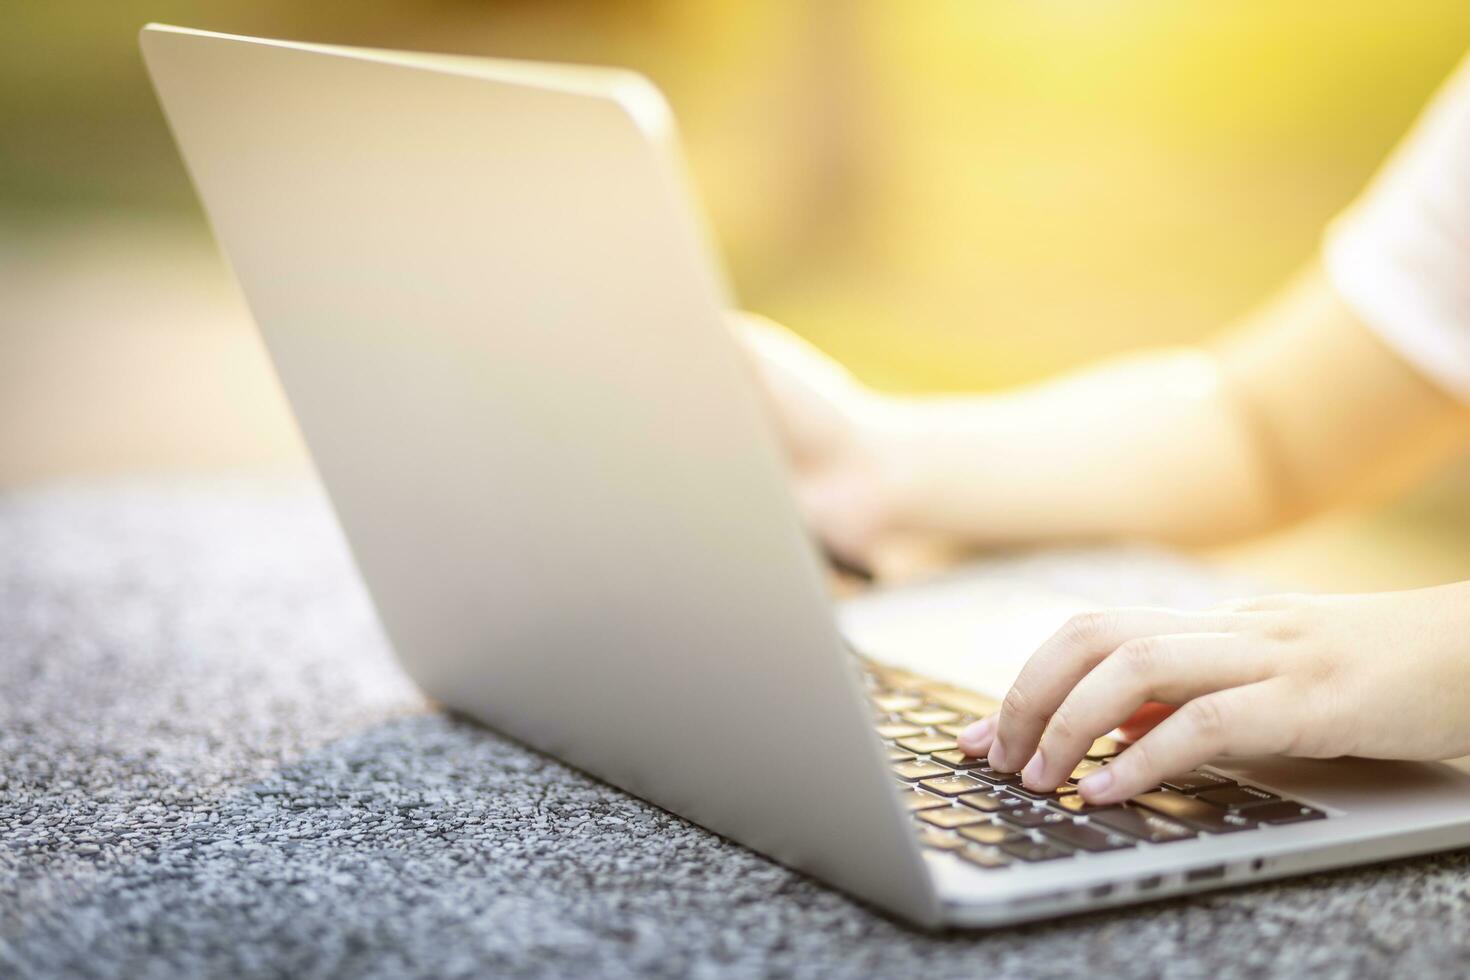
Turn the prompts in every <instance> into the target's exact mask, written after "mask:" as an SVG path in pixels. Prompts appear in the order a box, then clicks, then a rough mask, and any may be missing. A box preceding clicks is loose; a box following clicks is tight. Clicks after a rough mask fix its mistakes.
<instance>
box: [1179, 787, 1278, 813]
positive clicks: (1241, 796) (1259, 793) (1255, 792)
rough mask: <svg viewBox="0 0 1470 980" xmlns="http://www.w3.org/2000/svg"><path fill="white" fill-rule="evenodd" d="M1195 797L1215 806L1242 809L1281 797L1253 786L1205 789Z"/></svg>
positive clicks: (1275, 800)
mask: <svg viewBox="0 0 1470 980" xmlns="http://www.w3.org/2000/svg"><path fill="white" fill-rule="evenodd" d="M1195 799H1198V800H1204V801H1205V802H1206V803H1213V804H1214V805H1215V806H1223V807H1224V808H1225V809H1227V810H1244V809H1245V808H1246V807H1250V806H1260V805H1261V804H1262V803H1279V802H1281V797H1279V796H1277V795H1276V794H1275V793H1268V792H1266V791H1265V790H1263V789H1256V788H1255V787H1254V786H1224V787H1222V788H1220V789H1207V790H1205V791H1204V792H1203V793H1198V794H1196V795H1195Z"/></svg>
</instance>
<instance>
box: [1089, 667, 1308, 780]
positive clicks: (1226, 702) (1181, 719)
mask: <svg viewBox="0 0 1470 980" xmlns="http://www.w3.org/2000/svg"><path fill="white" fill-rule="evenodd" d="M1284 691H1285V687H1284V685H1283V684H1282V682H1280V681H1279V680H1276V679H1273V680H1267V681H1259V682H1257V683H1255V684H1248V685H1246V686H1245V687H1231V688H1226V689H1225V690H1223V691H1216V692H1215V693H1213V694H1206V695H1205V696H1204V697H1200V698H1195V699H1194V700H1192V701H1190V702H1188V703H1186V704H1185V705H1184V706H1182V707H1181V708H1180V709H1179V710H1178V711H1176V712H1174V714H1172V715H1170V716H1169V717H1168V718H1167V719H1165V720H1164V721H1162V722H1160V723H1159V727H1157V728H1155V729H1154V730H1153V731H1151V732H1149V733H1148V734H1147V735H1145V736H1144V737H1143V738H1141V739H1139V740H1138V741H1137V742H1135V743H1133V745H1132V746H1130V747H1129V748H1128V749H1127V750H1125V751H1124V752H1123V754H1122V755H1120V756H1118V757H1117V758H1115V759H1114V760H1113V761H1112V762H1111V763H1109V764H1108V765H1107V766H1105V767H1104V768H1102V769H1101V770H1099V771H1098V772H1095V773H1093V774H1092V775H1090V776H1087V777H1086V778H1084V779H1083V780H1082V781H1081V782H1080V783H1078V784H1077V785H1078V787H1079V788H1080V789H1081V792H1082V798H1083V799H1085V800H1086V801H1087V802H1089V803H1093V804H1103V803H1118V802H1121V801H1123V800H1126V799H1128V798H1129V797H1131V796H1137V795H1138V794H1139V793H1143V792H1147V791H1148V790H1150V789H1153V788H1154V787H1155V786H1157V785H1158V784H1159V782H1160V781H1162V780H1163V779H1164V778H1165V777H1167V776H1171V775H1174V774H1176V773H1181V772H1187V771H1189V770H1190V769H1193V768H1194V767H1195V766H1198V765H1201V764H1202V763H1205V762H1208V761H1210V760H1211V759H1213V758H1216V757H1218V756H1221V755H1273V754H1276V753H1278V752H1283V751H1285V750H1286V748H1287V747H1288V746H1289V745H1290V744H1291V739H1292V730H1291V726H1292V724H1293V721H1292V719H1293V718H1294V717H1295V715H1294V713H1293V712H1292V711H1291V710H1290V708H1291V705H1290V703H1289V701H1288V699H1287V698H1286V696H1285V694H1284Z"/></svg>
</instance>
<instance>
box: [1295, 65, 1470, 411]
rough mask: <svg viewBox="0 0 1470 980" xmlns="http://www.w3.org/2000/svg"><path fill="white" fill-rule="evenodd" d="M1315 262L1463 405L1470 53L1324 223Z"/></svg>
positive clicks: (1468, 383) (1467, 348)
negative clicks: (1360, 187) (1350, 199)
mask: <svg viewBox="0 0 1470 980" xmlns="http://www.w3.org/2000/svg"><path fill="white" fill-rule="evenodd" d="M1323 264H1324V266H1325V267H1326V270H1327V276H1328V279H1329V280H1330V281H1331V282H1332V284H1333V286H1334V287H1335V288H1336V289H1337V291H1338V293H1339V294H1340V295H1341V296H1342V297H1343V298H1344V299H1345V300H1346V301H1347V303H1348V305H1349V306H1350V307H1352V309H1353V310H1354V312H1356V313H1357V315H1358V317H1359V318H1360V319H1361V320H1362V321H1363V322H1364V323H1366V324H1367V325H1368V326H1369V327H1370V328H1372V329H1373V330H1374V331H1376V332H1377V333H1378V334H1379V336H1381V337H1382V338H1383V340H1384V341H1385V342H1386V343H1387V344H1388V345H1389V346H1390V347H1392V348H1393V349H1394V350H1396V351H1398V353H1399V354H1400V355H1402V356H1403V358H1404V359H1405V360H1407V361H1408V362H1409V363H1410V364H1412V365H1414V366H1415V367H1417V368H1418V369H1419V370H1420V371H1422V372H1424V374H1425V375H1426V376H1427V377H1429V378H1430V379H1431V380H1433V381H1435V382H1437V383H1439V384H1440V385H1442V386H1443V387H1444V388H1446V389H1447V390H1448V391H1450V392H1451V393H1453V394H1455V395H1458V396H1459V397H1460V398H1461V399H1463V400H1465V401H1467V402H1470V57H1467V58H1466V59H1465V60H1464V61H1462V62H1461V63H1460V66H1459V68H1458V69H1456V70H1455V73H1454V74H1453V75H1451V76H1450V79H1449V81H1447V82H1446V83H1445V84H1444V86H1443V87H1442V88H1441V89H1440V91H1439V94H1438V95H1436V96H1435V98H1434V100H1433V101H1432V102H1431V103H1430V104H1429V107H1428V108H1427V109H1426V110H1425V111H1424V113H1423V115H1422V116H1420V118H1419V121H1418V122H1417V123H1416V124H1415V126H1414V129H1413V130H1412V131H1411V132H1410V133H1409V135H1408V137H1407V138H1405V140H1404V141H1403V143H1401V144H1400V145H1399V148H1398V149H1397V150H1395V151H1394V154H1393V156H1392V157H1390V158H1389V161H1388V163H1387V164H1385V165H1384V167H1383V169H1382V170H1381V171H1380V172H1379V173H1378V175H1377V176H1376V177H1374V178H1373V181H1372V183H1370V184H1369V186H1368V189H1367V190H1366V191H1364V192H1363V194H1362V196H1360V197H1359V198H1358V200H1357V201H1356V202H1354V204H1353V205H1352V206H1351V207H1350V208H1348V210H1347V211H1346V212H1345V213H1344V214H1342V215H1341V216H1340V217H1339V218H1338V219H1337V220H1336V221H1334V222H1333V223H1332V225H1330V226H1329V227H1328V230H1327V234H1326V238H1325V241H1324V242H1323Z"/></svg>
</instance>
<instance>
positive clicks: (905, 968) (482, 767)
mask: <svg viewBox="0 0 1470 980" xmlns="http://www.w3.org/2000/svg"><path fill="white" fill-rule="evenodd" d="M982 574H994V575H1006V576H1013V577H1017V578H1021V579H1027V580H1031V581H1036V582H1040V583H1049V584H1052V585H1057V586H1060V587H1062V588H1065V589H1067V590H1068V591H1073V592H1079V591H1080V592H1090V593H1092V594H1093V595H1094V596H1095V597H1096V598H1098V599H1099V600H1100V601H1137V600H1139V599H1140V598H1143V597H1147V598H1149V599H1152V600H1156V601H1171V602H1180V603H1196V602H1203V601H1207V600H1209V599H1212V598H1215V597H1217V596H1218V595H1221V594H1224V593H1226V592H1234V591H1238V590H1239V588H1238V586H1239V584H1238V583H1226V582H1221V581H1219V580H1218V579H1214V578H1211V577H1210V576H1208V575H1207V574H1205V573H1203V572H1202V571H1200V570H1199V569H1198V568H1196V567H1194V566H1191V565H1188V564H1186V563H1182V562H1178V561H1175V560H1171V559H1168V558H1164V557H1161V556H1157V555H1150V554H1146V553H1137V552H1073V553H1055V554H1049V555H1039V556H1030V557H1024V558H1012V559H1001V560H996V561H995V562H992V563H990V564H989V565H988V566H987V567H986V569H984V570H983V571H982ZM1467 872H1470V857H1467V855H1466V854H1465V853H1460V854H1452V855H1445V856H1440V857H1434V858H1428V859H1421V860H1414V861H1406V862H1399V863H1396V864H1392V865H1387V866H1380V867H1375V868H1365V869H1359V870H1353V871H1347V872H1341V873H1335V874H1331V875H1317V876H1313V877H1309V878H1305V879H1300V880H1296V881H1291V882H1286V883H1280V884H1275V885H1268V886H1263V887H1255V888H1250V889H1247V890H1238V891H1231V892H1224V893H1216V894H1213V895H1208V896H1201V897H1196V898H1192V899H1187V900H1180V901H1173V902H1167V903H1162V904H1156V905H1152V906H1142V907H1138V908H1134V909H1126V910H1122V911H1115V912H1109V913H1103V914H1095V915H1090V916H1083V917H1078V918H1072V919H1067V920H1061V921H1056V922H1051V923H1044V924H1038V925H1033V926H1027V927H1024V928H1017V929H1009V930H1004V931H1000V932H995V933H989V934H984V933H970V934H965V933H950V934H944V935H937V936H936V935H927V934H924V933H920V932H915V931H912V930H910V929H908V928H906V927H904V926H902V925H900V924H897V923H895V922H893V921H891V920H889V919H887V918H884V917H883V916H881V915H878V914H875V913H873V912H872V911H870V910H868V909H866V908H864V907H862V906H860V905H858V904H856V903H854V902H852V901H850V900H849V899H847V898H845V897H843V896H842V895H840V894H838V893H836V892H833V891H831V890H829V889H827V888H825V887H823V886H821V885H819V884H817V883H815V882H813V881H811V880H808V879H806V878H804V877H802V876H800V875H797V874H794V873H792V872H790V871H787V870H785V869H783V868H781V867H778V866H776V865H773V864H771V863H770V862H768V861H766V860H765V859H764V858H762V857H760V856H758V855H756V854H753V853H751V852H749V851H746V850H745V849H743V848H741V847H739V846H737V845H734V844H731V843H729V842H727V841H723V840H721V839H719V838H717V837H715V836H713V835H711V834H709V833H706V832H705V831H703V830H701V829H699V828H697V827H693V826H691V825H689V824H688V823H686V822H685V821H683V820H681V819H679V818H678V817H675V816H672V815H670V814H667V813H664V812H663V811H660V810H658V809H656V808H654V807H652V806H649V805H648V804H645V803H643V802H641V801H639V800H637V799H633V798H630V797H628V796H627V795H625V794H623V793H621V792H619V791H617V790H614V789H611V788H609V787H607V786H604V785H602V784H600V783H598V782H596V781H594V780H592V779H589V778H588V777H586V776H584V775H582V774H580V773H577V772H575V771H572V770H570V769H568V768H567V767H565V766H563V765H560V764H559V763H557V762H555V761H554V760H551V759H547V758H544V757H542V756H539V755H537V754H535V753H532V752H530V751H527V750H526V749H524V748H522V747H520V746H518V745H516V744H514V743H511V742H509V741H507V740H505V739H502V738H500V737H498V736H496V735H494V734H493V733H490V732H487V731H485V730H483V729H481V728H478V727H476V726H474V725H472V724H469V723H466V722H463V721H460V720H456V719H454V718H451V717H447V716H446V715H444V714H442V713H439V712H436V711H434V710H432V709H431V708H430V707H429V706H427V705H426V704H425V703H424V701H423V700H422V699H421V698H420V697H419V696H418V695H417V694H416V693H415V691H414V689H413V687H412V686H411V685H410V683H409V682H408V680H407V679H406V678H405V677H404V676H403V675H402V673H401V672H400V671H399V670H398V669H397V667H396V666H395V665H394V662H393V660H392V657H391V655H390V653H389V651H388V649H387V647H386V644H385V642H384V640H383V637H382V635H381V633H380V632H379V630H378V627H377V626H376V624H375V622H374V620H373V617H372V615H371V612H370V609H369V606H368V604H367V601H366V599H365V596H364V593H363V591H362V588H361V585H360V583H359V582H358V580H357V578H356V576H355V574H354V573H353V572H352V570H351V566H350V564H349V561H348V559H347V557H346V552H345V549H344V547H343V545H342V543H341V540H340V538H339V537H338V535H337V533H336V530H335V527H334V525H333V524H332V522H331V520H330V518H329V517H328V516H327V513H326V510H325V508H324V506H323V504H322V502H321V500H320V498H319V497H318V496H317V495H316V493H315V492H314V491H312V490H310V489H309V488H302V487H299V486H266V485H260V484H239V483H236V484H226V485H208V486H199V485H182V484H177V485H162V486H159V485H153V486H143V485H128V486H109V487H77V488H54V489H48V490H45V491H31V492H26V493H18V494H11V495H9V496H4V497H0V976H6V977H10V976H15V977H50V976H125V977H141V978H146V977H175V976H186V977H197V976H211V975H212V976H293V977H314V976H328V975H351V976H436V977H444V976H449V977H453V976H511V977H624V976H658V977H723V976H737V977H756V976H772V977H902V976H906V975H910V974H913V975H918V976H924V977H950V976H953V977H961V976H981V975H984V976H1025V977H1075V976H1078V975H1083V974H1086V975H1091V976H1140V977H1146V976H1169V977H1205V976H1210V977H1231V976H1259V975H1262V974H1279V975H1289V976H1302V975H1306V974H1313V975H1323V976H1332V975H1339V976H1347V975H1364V976H1368V975H1388V974H1393V975H1398V976H1436V975H1444V976H1463V975H1464V973H1465V969H1466V967H1465V964H1466V963H1470V928H1467V926H1470V885H1467V882H1470V878H1467Z"/></svg>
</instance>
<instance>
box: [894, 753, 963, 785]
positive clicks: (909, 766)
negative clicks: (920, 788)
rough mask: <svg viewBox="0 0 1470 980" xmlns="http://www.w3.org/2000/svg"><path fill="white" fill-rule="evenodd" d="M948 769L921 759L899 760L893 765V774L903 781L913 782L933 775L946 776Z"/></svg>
mask: <svg viewBox="0 0 1470 980" xmlns="http://www.w3.org/2000/svg"><path fill="white" fill-rule="evenodd" d="M950 771H951V770H950V769H948V768H947V767H945V766H941V765H939V764H938V763H934V762H925V761H924V760H923V759H915V760H914V761H913V762H900V763H899V764H898V765H896V766H894V767H893V774H894V775H895V776H897V777H898V778H899V779H902V780H904V781H905V782H910V783H912V782H914V781H915V780H918V779H933V778H934V777H935V776H948V775H949V774H950Z"/></svg>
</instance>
